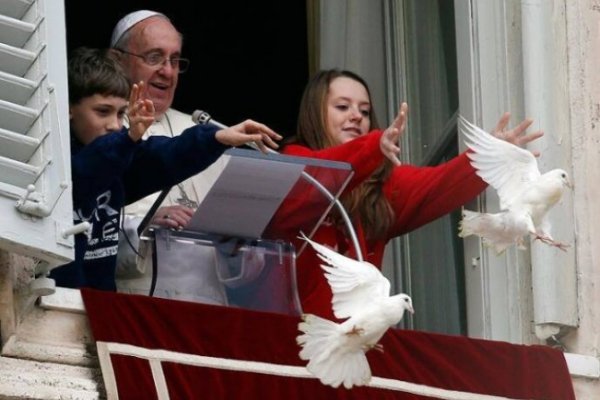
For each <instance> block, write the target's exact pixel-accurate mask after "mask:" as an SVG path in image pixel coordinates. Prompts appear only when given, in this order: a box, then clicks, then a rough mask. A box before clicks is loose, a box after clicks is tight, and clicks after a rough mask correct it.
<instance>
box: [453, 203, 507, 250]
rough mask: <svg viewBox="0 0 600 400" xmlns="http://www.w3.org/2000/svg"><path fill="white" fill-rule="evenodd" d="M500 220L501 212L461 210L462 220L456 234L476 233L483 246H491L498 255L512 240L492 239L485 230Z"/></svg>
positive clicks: (462, 235)
mask: <svg viewBox="0 0 600 400" xmlns="http://www.w3.org/2000/svg"><path fill="white" fill-rule="evenodd" d="M501 221H502V215H501V214H488V213H479V212H475V211H469V210H463V214H462V220H461V221H460V223H459V226H458V236H460V237H467V236H470V235H476V236H479V237H480V238H481V241H482V243H483V245H484V246H487V247H491V248H493V249H494V250H495V251H496V254H498V255H500V254H502V253H503V252H504V250H506V249H507V248H508V247H510V246H512V245H513V243H514V242H512V241H506V240H500V239H497V240H492V239H491V238H490V237H488V235H489V234H490V233H489V232H487V230H490V229H493V228H494V227H496V226H498V224H499V223H500V222H501Z"/></svg>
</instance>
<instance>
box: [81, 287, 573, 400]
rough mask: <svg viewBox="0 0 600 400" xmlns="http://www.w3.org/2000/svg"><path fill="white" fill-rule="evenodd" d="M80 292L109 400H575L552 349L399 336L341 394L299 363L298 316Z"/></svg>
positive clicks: (387, 339) (385, 341)
mask: <svg viewBox="0 0 600 400" xmlns="http://www.w3.org/2000/svg"><path fill="white" fill-rule="evenodd" d="M81 293H82V296H83V300H84V304H85V308H86V311H87V315H88V318H89V321H90V325H91V329H92V333H93V335H94V339H95V340H96V342H97V345H98V353H99V357H100V360H101V364H102V371H103V376H104V380H105V383H106V386H107V393H108V396H109V398H117V397H118V398H120V399H159V398H170V399H240V398H245V399H267V400H268V399H286V400H293V399H302V400H306V399H334V398H336V399H367V398H369V399H410V400H425V399H439V398H443V399H478V400H479V399H533V400H538V399H539V400H542V399H543V400H571V399H573V400H574V399H575V395H574V393H573V388H572V383H571V378H570V376H569V372H568V369H567V366H566V362H565V359H564V357H563V355H562V353H561V352H559V351H557V350H554V349H551V348H548V347H544V346H524V345H514V344H509V343H505V342H498V341H489V340H478V339H471V338H467V337H459V336H447V335H440V334H431V333H425V332H417V331H406V330H397V329H390V330H389V331H388V332H387V333H386V334H385V335H384V337H383V338H382V340H381V342H380V343H381V344H382V345H383V348H384V351H383V352H379V351H370V352H369V353H368V360H369V364H370V365H371V371H372V373H373V379H372V380H371V383H370V386H366V387H355V388H352V389H345V388H343V387H341V388H337V389H334V388H331V387H328V386H324V385H322V384H321V383H320V382H319V380H318V379H316V378H314V377H312V376H311V375H310V373H308V372H307V371H306V369H305V368H304V366H305V364H306V363H305V361H302V360H301V359H300V358H299V357H298V352H299V350H300V347H299V346H298V345H297V344H296V336H297V335H298V333H299V332H298V329H297V327H298V322H299V321H300V319H299V318H295V317H290V316H286V315H280V314H273V313H265V312H256V311H249V310H242V309H236V308H227V307H221V306H211V305H205V304H198V303H189V302H182V301H173V300H166V299H158V298H151V297H145V296H136V295H124V294H118V293H109V292H101V291H96V290H91V289H82V291H81ZM111 387H112V389H111Z"/></svg>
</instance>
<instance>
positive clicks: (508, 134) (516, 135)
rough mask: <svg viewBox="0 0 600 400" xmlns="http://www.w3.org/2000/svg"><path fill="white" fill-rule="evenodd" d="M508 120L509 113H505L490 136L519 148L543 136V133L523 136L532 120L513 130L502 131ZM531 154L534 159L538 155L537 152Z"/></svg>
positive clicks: (525, 121)
mask: <svg viewBox="0 0 600 400" xmlns="http://www.w3.org/2000/svg"><path fill="white" fill-rule="evenodd" d="M509 119H510V113H508V112H505V113H504V115H502V117H500V120H499V121H498V124H496V128H494V130H493V131H492V135H494V136H496V137H497V138H498V139H502V140H505V141H507V142H509V143H512V144H514V145H517V146H521V147H522V146H525V145H526V144H527V143H529V142H532V141H534V140H536V139H539V138H540V137H542V136H543V135H544V132H542V131H535V132H533V133H527V134H524V133H525V131H526V130H527V128H529V126H530V125H531V124H532V123H533V120H532V119H529V118H527V119H524V120H523V121H521V123H520V124H519V125H517V126H516V127H514V128H513V129H511V130H508V131H506V130H504V129H505V128H506V125H508V120H509ZM531 153H533V155H534V156H536V157H539V155H540V152H539V151H532V152H531Z"/></svg>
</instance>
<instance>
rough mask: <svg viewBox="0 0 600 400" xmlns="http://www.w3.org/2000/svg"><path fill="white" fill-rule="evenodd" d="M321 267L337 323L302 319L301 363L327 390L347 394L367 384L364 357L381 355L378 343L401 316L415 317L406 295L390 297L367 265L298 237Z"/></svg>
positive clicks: (379, 276) (386, 283) (311, 317)
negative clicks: (373, 353) (337, 389)
mask: <svg viewBox="0 0 600 400" xmlns="http://www.w3.org/2000/svg"><path fill="white" fill-rule="evenodd" d="M302 239H304V240H306V241H307V242H308V243H309V244H310V245H311V246H312V247H313V249H314V250H315V251H316V252H317V255H318V256H319V258H320V259H321V260H323V261H324V262H325V264H322V265H321V268H323V270H325V276H326V277H327V281H328V282H329V285H330V286H331V289H332V292H333V300H332V303H333V311H334V315H335V316H336V317H337V318H339V319H344V318H347V319H346V320H345V321H343V322H341V323H336V322H334V321H330V320H328V319H324V318H321V317H318V316H316V315H313V314H305V315H303V322H300V323H299V324H298V329H299V330H300V331H301V332H303V334H301V335H298V337H297V338H296V341H297V343H298V344H299V345H300V346H301V347H302V350H301V351H300V358H301V359H303V360H308V365H307V366H306V368H307V369H308V371H309V372H311V373H312V374H313V375H315V376H316V377H318V378H319V379H320V381H321V382H322V383H323V384H325V385H330V386H333V387H338V386H340V385H341V384H343V385H344V387H345V388H347V389H350V388H352V387H353V386H361V385H365V384H367V383H369V381H370V380H371V368H370V367H369V363H368V361H367V357H366V355H365V353H366V352H367V351H368V350H370V349H372V348H376V349H379V350H382V349H383V348H382V346H381V345H380V344H378V342H379V339H381V337H382V336H383V334H384V333H385V332H386V331H387V330H388V328H390V327H391V326H393V325H395V324H397V323H398V322H400V320H401V319H402V316H403V314H404V311H405V310H407V311H409V312H411V313H414V310H413V306H412V300H411V298H410V297H409V296H408V295H406V294H398V295H395V296H390V282H389V281H388V280H387V279H386V278H385V277H384V276H383V275H382V274H381V272H380V271H379V270H378V269H377V268H376V267H375V266H374V265H372V264H370V263H368V262H360V261H356V260H353V259H351V258H348V257H346V256H343V255H341V254H339V253H337V252H335V251H333V250H331V249H329V248H328V247H325V246H323V245H321V244H319V243H316V242H314V241H312V240H310V239H308V238H307V237H306V236H304V235H302Z"/></svg>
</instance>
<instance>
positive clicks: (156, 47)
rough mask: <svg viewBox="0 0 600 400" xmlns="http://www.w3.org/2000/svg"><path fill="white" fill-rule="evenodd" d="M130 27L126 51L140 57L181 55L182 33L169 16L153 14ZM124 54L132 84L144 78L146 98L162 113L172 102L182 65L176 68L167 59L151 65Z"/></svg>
mask: <svg viewBox="0 0 600 400" xmlns="http://www.w3.org/2000/svg"><path fill="white" fill-rule="evenodd" d="M131 29H132V31H131V37H130V40H129V43H128V48H126V49H123V50H126V51H128V52H130V53H133V54H138V55H140V56H148V55H152V54H159V55H162V56H164V57H165V58H167V59H170V58H178V57H180V56H181V45H182V44H181V36H180V35H179V33H178V32H177V30H176V29H175V27H173V25H172V24H171V23H170V22H169V21H167V20H166V19H164V18H161V17H151V18H148V19H146V20H144V21H141V22H140V23H138V24H137V25H135V26H134V27H133V28H131ZM121 57H122V60H123V63H122V65H123V67H124V69H125V73H126V74H127V76H128V77H129V79H130V81H131V83H138V82H140V81H144V83H145V84H146V93H145V94H146V97H147V98H149V99H150V100H152V101H153V102H154V107H155V109H156V116H157V117H160V116H162V115H163V114H164V113H165V112H166V111H167V109H168V108H169V107H171V104H172V103H173V97H174V95H175V89H176V88H177V81H178V79H179V68H177V67H176V68H174V67H173V66H172V65H171V63H170V62H168V61H167V62H165V63H163V64H159V65H155V66H150V65H148V64H146V62H145V61H144V60H143V59H142V58H140V57H135V56H132V55H128V54H123V53H121Z"/></svg>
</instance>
